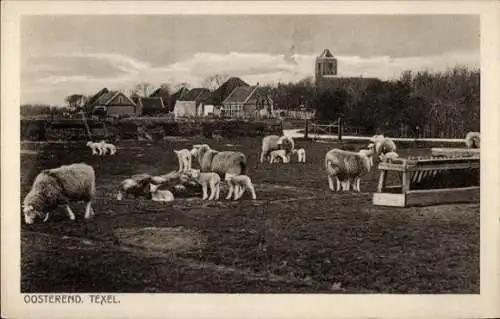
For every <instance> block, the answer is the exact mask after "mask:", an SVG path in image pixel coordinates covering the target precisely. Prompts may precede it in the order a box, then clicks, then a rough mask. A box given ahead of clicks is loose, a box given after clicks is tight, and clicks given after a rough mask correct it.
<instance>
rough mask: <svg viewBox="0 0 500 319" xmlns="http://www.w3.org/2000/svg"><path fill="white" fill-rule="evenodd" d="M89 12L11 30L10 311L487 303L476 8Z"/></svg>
mask: <svg viewBox="0 0 500 319" xmlns="http://www.w3.org/2000/svg"><path fill="white" fill-rule="evenodd" d="M21 2H22V1H21ZM112 2H113V1H110V3H107V4H103V7H106V8H109V6H112V5H113V4H112ZM91 3H92V1H88V3H87V4H88V7H89V9H88V10H87V11H85V12H83V11H78V10H76V9H75V11H74V12H73V13H71V14H64V13H63V14H57V13H49V14H45V13H44V14H36V13H31V14H25V15H19V17H18V20H17V24H18V25H17V26H18V31H17V32H18V34H17V36H18V44H19V51H18V54H17V55H16V59H18V61H17V63H19V70H18V75H16V76H18V77H19V84H18V85H19V86H18V95H16V97H15V100H14V101H16V102H17V103H18V104H17V105H10V103H6V102H4V101H3V102H2V126H3V124H4V123H5V122H4V121H5V120H6V119H5V113H4V106H6V105H7V104H9V105H8V107H9V108H10V109H11V112H13V111H12V110H14V111H15V112H17V114H18V117H16V118H9V119H8V121H9V122H12V121H15V122H16V124H15V125H18V126H17V129H15V130H16V131H15V132H14V134H15V135H17V136H18V141H17V145H16V147H18V149H16V148H14V149H13V152H14V153H15V154H13V155H14V156H15V157H17V158H18V161H19V162H18V163H19V167H18V168H17V170H18V172H17V173H16V168H15V166H14V167H12V169H11V168H8V167H7V166H6V165H7V164H5V159H4V158H2V171H3V172H6V171H7V170H8V171H9V173H10V174H12V176H11V178H12V179H15V180H16V183H17V182H19V184H10V182H8V183H9V185H10V186H8V187H12V186H13V185H19V187H17V186H16V187H15V188H16V189H13V190H10V191H12V192H14V193H17V194H18V198H17V199H16V200H15V201H16V202H17V203H14V204H16V205H18V206H17V208H14V209H12V210H9V216H11V217H12V219H13V221H12V222H13V224H14V225H17V224H18V225H19V228H13V229H15V230H16V232H15V236H17V237H18V238H19V242H18V243H19V245H18V246H19V258H18V260H17V261H16V264H18V267H19V272H20V273H19V274H20V278H19V281H18V282H16V284H15V285H17V286H18V289H20V290H19V293H20V294H21V295H20V296H21V297H20V300H22V301H21V304H24V305H25V306H35V305H37V304H43V303H51V304H53V303H56V304H57V303H61V304H64V303H67V304H72V303H73V304H79V303H84V302H83V301H82V298H83V297H81V296H83V295H79V294H91V295H90V297H89V298H90V299H89V300H90V302H91V303H97V304H99V303H100V304H101V305H103V304H119V303H120V297H119V294H125V293H134V294H142V295H149V296H151V295H163V294H167V295H165V296H169V294H187V297H186V298H188V297H189V295H192V294H219V295H227V294H234V295H241V294H253V295H258V294H272V295H280V294H283V295H284V294H309V295H311V294H312V296H314V295H316V296H325V295H330V296H333V295H348V296H349V295H363V296H370V295H375V294H387V295H412V294H424V295H429V294H437V295H445V294H446V295H450V294H452V295H476V296H478V297H479V296H480V293H483V292H484V291H485V290H484V289H485V287H483V286H482V283H483V280H484V279H483V278H481V277H482V276H483V275H484V273H483V271H482V268H481V267H482V262H481V259H482V258H483V254H484V252H485V251H484V250H482V248H481V244H483V235H482V231H485V230H484V229H483V227H485V226H484V222H485V218H486V216H485V214H487V212H486V206H487V204H488V203H487V202H486V201H485V200H484V199H485V194H483V191H485V189H487V188H488V185H487V184H485V183H487V182H489V183H491V181H492V178H493V177H491V176H492V175H493V174H491V175H490V177H489V178H488V177H487V176H486V175H488V173H486V174H485V173H484V170H485V165H490V163H491V160H490V159H491V156H492V155H491V153H489V154H490V155H485V154H486V153H485V148H488V145H492V143H493V144H495V143H498V136H496V137H495V136H491V135H489V136H488V135H485V133H484V132H485V130H484V127H485V126H484V124H483V125H482V121H485V117H486V115H485V114H484V112H487V111H486V110H487V109H486V102H485V99H484V96H485V93H484V92H483V90H484V89H485V87H486V86H485V84H484V82H485V79H484V78H483V75H484V73H483V68H484V67H485V64H484V63H485V62H484V60H483V59H484V58H483V57H484V52H483V51H482V50H484V47H483V46H482V44H483V45H484V42H482V38H481V37H482V36H484V35H483V32H484V30H485V29H484V28H483V27H482V26H483V25H484V23H483V21H482V16H481V14H480V12H474V11H469V12H466V13H463V12H462V13H446V12H442V13H440V12H435V13H425V14H412V13H409V12H404V13H400V14H391V13H390V12H380V13H377V12H373V13H371V14H361V13H356V12H352V13H351V14H344V13H335V12H328V13H325V12H322V11H321V10H313V11H312V12H305V11H304V12H303V13H300V12H298V13H297V12H293V14H287V12H286V10H285V9H283V10H282V13H276V11H273V12H271V11H269V12H268V13H266V12H265V11H263V12H259V13H258V14H255V13H251V12H250V11H245V10H241V11H239V12H237V11H235V10H236V9H234V8H233V10H232V11H231V10H229V13H227V12H222V11H223V10H222V9H221V11H220V12H217V8H219V7H212V9H211V10H208V11H209V13H206V12H205V13H197V12H196V11H195V10H191V11H190V12H189V14H182V13H179V12H182V6H180V5H179V7H176V5H175V4H171V7H173V8H174V9H172V11H170V12H169V10H168V9H165V12H163V13H162V12H160V11H161V10H160V11H159V12H146V11H142V12H141V10H140V9H138V10H137V11H136V12H134V11H133V10H129V11H127V14H120V11H119V8H116V12H113V11H111V10H109V9H108V10H104V11H103V12H99V13H97V12H95V13H93V12H92V9H91V7H90V4H91ZM131 3H132V4H133V2H131ZM81 5H83V4H81ZM232 5H233V6H234V5H235V4H234V3H232ZM164 6H165V7H166V8H169V6H168V4H167V2H164ZM207 6H208V5H207ZM2 7H3V5H2ZM236 7H237V6H236ZM486 7H487V6H486ZM121 8H122V9H124V8H125V7H121ZM130 8H133V6H132V7H130ZM151 8H155V7H154V6H153V7H150V9H151ZM175 8H178V9H175ZM214 8H215V9H214ZM493 8H494V6H493ZM214 10H215V11H214ZM153 11H154V9H153ZM278 11H279V10H278ZM3 18H4V17H3V16H2V19H3ZM3 24H4V23H3V21H2V25H3ZM2 47H4V43H2ZM3 55H4V53H3V52H2V56H3ZM488 65H491V64H488ZM490 73H491V70H490ZM3 78H4V73H3V72H2V79H3ZM490 78H491V76H490ZM2 82H3V81H2ZM493 85H494V84H493ZM493 91H494V90H493ZM489 92H490V94H491V92H492V90H490V91H489ZM4 93H5V91H4V88H2V95H4ZM8 93H9V94H15V92H14V93H12V92H8ZM487 101H489V102H488V103H489V104H490V105H489V108H491V101H492V100H491V98H490V99H489V100H487ZM496 104H498V101H497V103H496ZM486 114H489V116H490V117H491V114H492V113H486ZM490 130H492V129H491V128H490ZM489 132H492V131H489ZM481 139H483V148H481ZM484 143H489V144H484ZM485 145H486V146H485ZM4 146H5V144H4V143H3V141H2V148H3V149H5V148H4ZM493 148H494V147H489V148H488V150H487V151H488V152H490V151H493V152H495V151H497V150H493ZM18 151H19V153H17V152H18ZM2 153H3V152H2ZM497 154H498V153H497ZM493 155H494V153H493ZM484 156H488V158H489V159H488V161H489V162H488V163H486V162H485V159H484ZM482 157H483V159H481V158H482ZM485 163H486V164H485ZM490 166H491V165H490ZM491 172H496V171H491ZM2 175H4V174H2ZM496 175H498V174H496ZM496 175H495V176H496ZM485 176H486V177H485ZM485 178H486V179H485ZM495 178H496V177H495ZM5 185H7V184H6V183H4V178H2V191H4V190H5V187H4V186H5ZM489 185H491V184H489ZM17 188H18V189H17ZM492 189H493V193H494V192H495V188H494V187H493V188H492ZM496 191H498V186H496ZM488 192H489V194H491V193H492V192H491V190H489V191H488ZM3 199H4V193H2V202H3ZM492 200H493V198H492ZM14 207H15V206H14ZM2 210H3V209H2ZM488 214H490V215H489V216H492V215H491V214H495V212H494V210H491V208H489V212H488ZM2 215H4V214H2ZM3 218H4V216H2V224H3V222H4V219H3ZM488 218H489V217H488ZM488 220H491V218H489V219H488ZM493 220H497V222H498V218H497V217H494V219H493ZM491 226H493V225H491ZM16 227H17V226H16ZM2 229H3V227H2ZM490 233H491V229H490ZM490 237H491V236H490ZM493 238H494V236H493ZM491 245H493V246H491ZM491 245H490V248H491V247H495V246H494V245H496V243H491ZM11 247H15V246H11ZM3 250H4V241H3V240H2V251H3ZM497 253H498V252H497ZM497 253H496V254H497ZM492 256H493V259H494V258H496V257H495V256H496V255H492ZM497 259H498V258H497ZM497 262H498V261H497ZM2 268H3V267H2ZM2 271H3V270H2ZM490 272H491V271H490ZM3 275H4V274H2V276H3ZM489 287H490V288H491V286H489ZM3 289H4V288H2V290H3ZM497 290H498V289H497ZM496 293H497V294H498V291H497V292H496ZM104 294H105V295H104ZM92 296H94V297H92ZM186 300H187V299H186ZM121 303H122V304H123V301H121ZM136 307H137V305H136Z"/></svg>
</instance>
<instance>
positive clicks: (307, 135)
mask: <svg viewBox="0 0 500 319" xmlns="http://www.w3.org/2000/svg"><path fill="white" fill-rule="evenodd" d="M304 138H305V139H308V138H309V120H308V119H307V118H306V128H305V131H304Z"/></svg>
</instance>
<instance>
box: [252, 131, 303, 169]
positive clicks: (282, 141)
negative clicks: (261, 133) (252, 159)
mask: <svg viewBox="0 0 500 319" xmlns="http://www.w3.org/2000/svg"><path fill="white" fill-rule="evenodd" d="M294 147H295V142H294V141H293V138H291V137H289V136H281V137H280V136H278V135H268V136H266V137H264V138H263V139H262V151H261V153H260V162H261V163H264V161H265V160H266V159H268V158H269V156H270V152H272V151H274V150H279V149H284V150H286V153H287V156H288V157H290V155H291V153H292V152H293V149H294ZM289 159H290V158H289ZM288 162H290V161H288Z"/></svg>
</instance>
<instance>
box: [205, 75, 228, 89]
mask: <svg viewBox="0 0 500 319" xmlns="http://www.w3.org/2000/svg"><path fill="white" fill-rule="evenodd" d="M229 78H230V76H229V75H227V74H214V75H211V76H209V77H207V78H206V79H205V80H203V87H206V88H207V89H209V90H210V91H215V90H217V89H218V88H219V87H220V86H221V85H222V84H224V82H226V81H227V80H228V79H229Z"/></svg>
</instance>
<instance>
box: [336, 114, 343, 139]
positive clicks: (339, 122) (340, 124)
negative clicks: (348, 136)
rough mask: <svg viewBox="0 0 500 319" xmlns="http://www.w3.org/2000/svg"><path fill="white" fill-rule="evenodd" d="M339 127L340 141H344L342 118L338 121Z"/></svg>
mask: <svg viewBox="0 0 500 319" xmlns="http://www.w3.org/2000/svg"><path fill="white" fill-rule="evenodd" d="M337 123H338V124H337V127H338V135H339V141H342V125H343V124H342V118H341V117H339V118H338V120H337Z"/></svg>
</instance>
